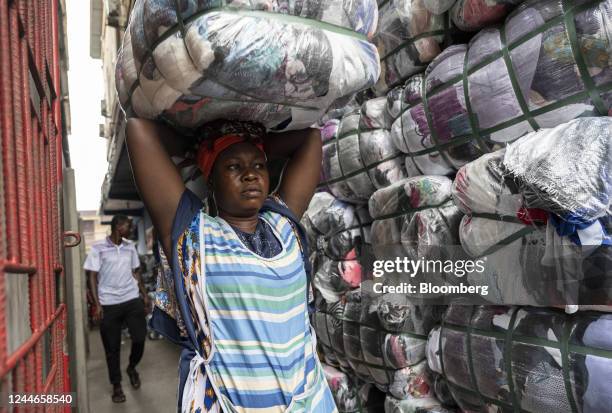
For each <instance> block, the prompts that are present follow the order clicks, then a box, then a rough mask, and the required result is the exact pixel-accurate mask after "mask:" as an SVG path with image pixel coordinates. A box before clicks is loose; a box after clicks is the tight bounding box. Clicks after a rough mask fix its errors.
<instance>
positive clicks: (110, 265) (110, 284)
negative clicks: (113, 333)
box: [83, 237, 140, 305]
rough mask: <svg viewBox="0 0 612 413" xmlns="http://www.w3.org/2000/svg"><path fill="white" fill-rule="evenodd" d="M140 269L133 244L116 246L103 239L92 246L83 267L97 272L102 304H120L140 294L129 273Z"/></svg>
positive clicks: (109, 240) (127, 242)
mask: <svg viewBox="0 0 612 413" xmlns="http://www.w3.org/2000/svg"><path fill="white" fill-rule="evenodd" d="M138 267H140V260H139V259H138V252H137V251H136V247H135V246H134V243H132V242H131V241H128V240H126V239H123V240H122V241H121V245H116V244H115V243H113V242H112V241H111V239H110V237H106V239H105V240H103V241H99V242H96V243H95V244H94V245H93V246H92V247H91V251H90V252H89V255H88V256H87V259H86V260H85V264H84V265H83V268H84V269H85V270H87V271H96V272H97V273H98V299H99V300H100V304H102V305H113V304H121V303H124V302H126V301H129V300H133V299H134V298H138V296H139V295H140V293H139V291H138V282H137V281H136V279H135V278H134V276H133V275H132V271H133V270H135V269H136V268H138Z"/></svg>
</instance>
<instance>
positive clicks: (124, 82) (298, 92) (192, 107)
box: [117, 0, 380, 130]
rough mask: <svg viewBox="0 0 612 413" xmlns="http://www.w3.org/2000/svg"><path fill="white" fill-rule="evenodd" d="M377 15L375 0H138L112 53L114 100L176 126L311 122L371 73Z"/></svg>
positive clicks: (375, 65)
mask: <svg viewBox="0 0 612 413" xmlns="http://www.w3.org/2000/svg"><path fill="white" fill-rule="evenodd" d="M377 15H378V12H377V7H376V3H375V1H374V0H357V1H352V0H350V1H349V0H326V1H322V2H319V1H307V2H301V1H300V2H298V1H290V2H288V3H286V2H280V1H272V2H259V1H255V2H250V3H244V2H239V1H230V2H223V3H221V2H218V1H215V0H213V1H203V0H179V1H172V0H138V1H137V2H136V4H135V6H134V9H133V11H132V14H131V16H130V22H129V25H128V28H127V30H126V34H125V36H124V39H123V45H122V51H121V53H120V55H119V59H118V62H117V68H118V72H119V75H118V76H117V89H118V91H119V96H120V98H121V103H122V106H123V107H124V109H126V111H127V112H128V113H129V114H133V115H135V116H140V117H144V118H161V119H164V120H166V121H167V122H169V123H170V124H172V125H174V126H177V127H182V128H194V127H198V126H200V125H202V124H203V123H206V122H209V121H212V120H215V119H218V118H226V119H231V120H245V121H257V122H260V123H262V124H264V125H265V126H266V127H267V128H269V129H277V130H284V129H292V128H301V127H307V126H310V125H311V124H313V123H315V122H316V121H317V119H319V118H320V117H321V115H322V114H323V113H324V112H325V111H326V110H327V109H328V107H330V106H331V105H332V104H333V103H334V102H336V101H337V100H338V99H340V98H342V97H345V96H349V95H352V94H354V93H356V92H358V91H359V90H362V89H365V88H368V87H370V86H372V85H373V84H374V83H375V82H376V80H377V79H378V76H379V71H380V67H379V62H378V53H377V51H376V48H375V46H374V45H373V44H371V43H370V42H369V40H368V39H369V38H370V37H371V36H372V35H373V33H374V31H375V30H376V25H377Z"/></svg>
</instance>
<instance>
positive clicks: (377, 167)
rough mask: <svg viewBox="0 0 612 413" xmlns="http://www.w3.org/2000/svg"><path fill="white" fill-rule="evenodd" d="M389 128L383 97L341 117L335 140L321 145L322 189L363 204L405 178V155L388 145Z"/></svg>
mask: <svg viewBox="0 0 612 413" xmlns="http://www.w3.org/2000/svg"><path fill="white" fill-rule="evenodd" d="M390 127H391V122H390V118H389V114H388V108H387V99H386V98H384V97H381V98H376V99H372V100H368V101H366V102H365V103H364V104H363V105H362V107H361V110H360V111H356V112H353V113H351V114H348V115H346V116H345V117H343V118H342V121H341V122H340V126H339V128H338V131H337V133H336V136H335V137H334V139H330V140H328V141H326V142H324V143H323V180H324V182H323V183H322V184H321V186H322V187H327V188H329V191H330V192H331V193H332V194H334V195H335V196H336V197H337V198H338V199H341V200H343V201H346V202H351V203H356V204H365V203H367V201H368V199H369V198H370V196H371V195H372V194H373V193H374V191H376V189H379V188H384V187H386V186H388V185H390V184H391V183H392V182H396V181H398V180H400V179H402V178H405V177H406V173H405V170H404V159H403V158H404V156H403V154H402V153H401V152H400V151H398V150H397V149H396V148H395V146H394V145H393V144H392V143H391V140H390V138H389V129H390Z"/></svg>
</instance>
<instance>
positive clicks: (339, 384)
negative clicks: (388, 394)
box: [323, 365, 384, 413]
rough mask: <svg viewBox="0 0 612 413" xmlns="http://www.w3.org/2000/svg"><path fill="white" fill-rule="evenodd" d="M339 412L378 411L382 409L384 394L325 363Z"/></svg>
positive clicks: (328, 381) (325, 371) (326, 377)
mask: <svg viewBox="0 0 612 413" xmlns="http://www.w3.org/2000/svg"><path fill="white" fill-rule="evenodd" d="M323 372H324V374H325V379H326V380H327V383H328V384H329V388H330V389H331V392H332V394H333V395H334V400H335V402H336V407H337V408H338V412H339V413H368V412H372V413H377V412H380V411H381V409H382V407H383V406H382V403H383V400H384V395H383V394H381V393H380V392H378V391H377V390H376V389H375V388H372V385H371V384H368V383H363V382H360V381H358V380H354V379H352V378H350V377H349V376H348V375H347V374H346V373H344V372H341V371H339V370H337V369H335V368H333V367H330V366H326V365H323Z"/></svg>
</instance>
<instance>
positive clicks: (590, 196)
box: [503, 117, 612, 221]
mask: <svg viewBox="0 0 612 413" xmlns="http://www.w3.org/2000/svg"><path fill="white" fill-rule="evenodd" d="M503 165H504V168H505V169H507V170H508V172H509V174H510V175H512V176H513V177H514V178H515V179H517V180H518V181H519V183H520V186H521V192H522V193H523V196H524V197H525V202H526V204H527V206H528V207H530V208H541V209H545V210H547V211H550V212H553V213H555V214H557V215H559V216H560V217H567V216H577V217H579V219H580V220H581V221H593V220H595V219H598V218H601V217H603V216H606V215H610V214H612V209H611V204H612V202H611V201H612V180H611V179H610V177H611V176H612V118H609V117H603V118H583V119H577V120H574V121H572V122H568V123H566V124H563V125H559V126H557V127H556V128H553V129H547V130H542V131H540V132H537V133H533V134H531V135H529V136H526V137H524V138H523V139H519V140H518V141H516V142H515V143H512V144H510V145H509V146H508V148H507V149H506V151H505V153H504V159H503Z"/></svg>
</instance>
